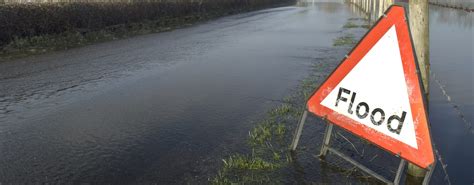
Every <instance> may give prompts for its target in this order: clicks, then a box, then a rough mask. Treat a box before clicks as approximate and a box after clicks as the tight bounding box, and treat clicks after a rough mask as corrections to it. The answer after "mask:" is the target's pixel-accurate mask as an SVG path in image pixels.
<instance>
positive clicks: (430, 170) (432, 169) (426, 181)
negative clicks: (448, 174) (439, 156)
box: [423, 160, 436, 185]
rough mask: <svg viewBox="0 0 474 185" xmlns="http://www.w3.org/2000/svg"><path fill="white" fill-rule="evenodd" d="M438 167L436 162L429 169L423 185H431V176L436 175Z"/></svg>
mask: <svg viewBox="0 0 474 185" xmlns="http://www.w3.org/2000/svg"><path fill="white" fill-rule="evenodd" d="M435 167H436V160H435V161H434V163H433V165H432V166H430V167H429V168H428V172H427V173H426V175H425V178H423V185H428V184H430V180H431V176H432V175H433V173H434V170H435Z"/></svg>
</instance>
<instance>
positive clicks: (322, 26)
mask: <svg viewBox="0 0 474 185" xmlns="http://www.w3.org/2000/svg"><path fill="white" fill-rule="evenodd" d="M357 17H360V12H355V11H354V8H353V7H349V6H348V5H347V4H344V3H342V1H338V2H331V3H328V2H315V3H306V4H304V5H303V4H299V5H298V6H289V7H281V8H272V9H267V10H261V11H256V12H250V13H243V14H239V15H233V16H228V17H224V18H220V19H217V20H213V21H208V22H205V23H201V24H198V25H195V26H191V27H187V28H183V29H178V30H175V31H170V32H166V33H158V34H150V35H145V36H138V37H134V38H129V39H124V40H118V41H112V42H107V43H101V44H96V45H91V46H86V47H82V48H76V49H71V50H68V51H61V52H55V53H50V54H46V55H41V56H34V57H29V58H25V59H19V60H15V61H8V62H0V182H1V183H8V182H12V183H22V182H37V183H47V182H49V183H67V182H69V183H71V182H72V183H81V182H85V183H114V184H117V183H120V184H133V183H151V182H153V183H158V184H183V183H195V184H206V183H207V182H208V178H212V177H213V176H214V175H215V174H216V173H217V170H218V169H219V168H220V165H221V159H222V158H225V157H226V156H228V155H230V154H233V153H235V152H248V151H247V149H246V148H247V147H246V143H245V140H246V138H247V135H248V131H249V129H250V128H252V126H253V125H254V123H255V122H257V121H258V120H260V119H261V118H262V117H263V116H264V113H265V112H266V111H267V110H269V109H270V108H272V107H273V106H275V105H278V104H279V103H280V102H279V100H281V99H282V98H283V97H285V96H287V95H290V94H292V92H293V91H294V90H295V88H297V86H298V84H299V83H300V80H302V79H304V78H305V77H307V76H308V75H309V74H310V73H314V72H315V71H314V69H313V70H311V67H312V66H313V67H314V65H315V64H317V66H319V68H318V69H317V72H318V73H320V75H321V76H322V77H324V76H327V75H328V74H329V73H330V72H331V71H332V69H333V68H334V67H336V66H337V64H338V62H339V61H340V59H342V58H343V57H344V55H345V53H346V52H348V51H349V49H350V48H347V47H333V46H332V42H333V39H334V38H336V37H340V36H343V35H346V34H352V35H354V36H355V37H356V38H360V37H361V36H362V35H363V34H364V32H365V31H366V29H362V28H357V29H342V26H343V25H344V24H345V23H346V22H347V21H348V19H349V18H357ZM353 20H355V19H353ZM430 30H431V32H430V39H431V42H430V44H431V46H430V47H431V48H430V49H431V50H430V54H431V67H432V78H431V86H430V91H431V97H430V99H431V101H430V109H429V110H430V121H431V127H432V137H433V140H434V142H435V144H436V148H437V149H438V153H439V154H440V155H439V156H440V157H439V158H441V159H442V161H443V162H442V164H444V165H446V164H447V166H446V167H445V168H443V167H442V165H440V163H438V166H437V168H436V173H435V176H434V178H433V181H432V182H433V184H447V183H448V181H449V182H451V183H453V184H472V183H473V182H474V179H473V172H474V169H473V166H474V164H473V163H474V160H472V156H474V136H473V131H472V130H473V128H472V124H471V123H472V121H473V114H472V113H473V104H474V103H473V99H474V98H473V95H474V93H473V86H474V84H473V79H474V78H473V69H474V67H473V62H474V60H473V52H472V51H473V42H474V41H473V15H472V13H467V12H464V11H460V10H453V9H447V8H439V7H434V6H432V7H431V9H430ZM321 80H322V79H321ZM307 122H308V124H307V126H305V131H304V133H303V136H302V138H301V139H302V140H301V143H300V146H301V147H300V148H299V151H298V152H299V153H298V154H297V157H296V159H295V161H294V162H293V163H292V164H291V165H290V166H289V167H287V168H285V169H284V170H283V171H284V172H283V174H284V175H286V176H282V177H281V178H283V182H285V183H288V184H295V183H301V184H305V183H311V182H324V183H336V184H340V183H343V182H346V181H349V182H354V183H361V182H362V183H374V182H377V181H373V180H367V176H364V175H360V173H355V172H353V171H352V170H349V172H347V169H351V168H352V166H351V165H347V164H341V162H340V159H337V158H331V157H329V158H328V161H330V162H327V163H326V162H321V161H319V160H317V159H315V158H314V154H316V153H317V152H318V151H319V148H318V147H319V146H320V144H321V139H322V132H323V131H324V122H322V121H321V120H320V119H317V118H315V117H311V116H310V117H309V118H308V121H307ZM341 133H342V132H340V131H338V130H337V129H336V132H335V138H334V140H336V141H337V142H336V143H342V142H345V141H347V140H349V139H350V140H352V142H353V143H354V144H352V143H350V144H345V145H342V144H341V145H339V146H337V147H339V148H341V150H342V151H344V152H345V153H349V154H351V156H353V157H354V158H356V159H358V160H360V161H361V163H364V164H365V165H368V166H369V167H371V168H372V169H374V170H375V171H376V172H378V173H382V174H383V175H385V176H390V175H393V172H394V171H395V170H396V167H397V162H398V159H397V158H395V157H393V156H391V155H390V154H388V153H387V152H383V151H380V150H376V149H374V147H372V148H370V146H369V147H368V148H367V149H366V148H363V147H365V146H368V145H367V143H363V142H362V143H361V142H359V143H357V142H355V141H354V140H353V139H354V138H351V137H349V136H345V137H344V136H343V135H344V133H342V134H341ZM352 149H355V150H356V151H351V150H352ZM341 168H342V169H341ZM446 174H448V176H447V177H446ZM346 183H347V182H346Z"/></svg>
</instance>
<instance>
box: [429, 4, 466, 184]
mask: <svg viewBox="0 0 474 185" xmlns="http://www.w3.org/2000/svg"><path fill="white" fill-rule="evenodd" d="M473 45H474V13H472V12H471V13H468V12H466V11H462V10H454V9H449V8H441V7H436V6H431V7H430V58H431V70H432V75H431V83H430V90H431V97H430V98H431V100H430V111H429V112H430V121H431V124H432V135H433V136H432V137H433V140H434V142H435V143H436V145H437V148H438V150H439V153H440V154H441V157H442V159H443V160H444V162H445V164H447V167H446V170H447V172H448V175H449V179H450V180H451V182H452V183H453V184H472V183H474V177H473V175H474V160H473V159H472V157H473V156H474V128H473V126H472V122H473V121H474V54H473V52H474V46H473ZM438 167H441V166H440V165H438Z"/></svg>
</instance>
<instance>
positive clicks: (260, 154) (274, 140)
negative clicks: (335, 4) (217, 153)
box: [210, 23, 356, 185]
mask: <svg viewBox="0 0 474 185" xmlns="http://www.w3.org/2000/svg"><path fill="white" fill-rule="evenodd" d="M346 25H351V26H353V25H352V24H349V23H348V24H346ZM355 42H356V41H355V36H354V35H352V34H346V35H344V36H342V37H339V38H337V39H334V41H333V46H342V45H348V46H350V45H354V44H355ZM320 60H321V63H318V64H316V63H315V64H314V65H313V67H312V68H313V71H314V74H311V75H310V76H309V77H307V78H305V79H304V80H302V81H301V82H300V84H299V87H298V89H297V90H296V91H295V93H294V94H293V95H290V96H287V97H285V98H283V101H282V102H283V103H282V104H280V105H278V106H276V107H275V108H273V109H271V110H270V111H268V112H267V115H266V116H265V118H264V119H263V120H262V121H260V122H259V123H257V124H256V126H255V127H254V128H253V129H251V130H250V131H249V137H248V144H249V147H250V148H251V151H252V154H251V155H242V154H234V155H231V156H230V157H228V158H227V159H223V166H222V168H221V169H220V170H219V172H218V173H217V175H216V176H215V177H214V178H212V179H210V183H211V184H214V185H223V184H282V182H281V181H280V179H278V177H281V176H282V175H281V174H279V172H281V169H283V168H285V167H288V164H290V162H291V161H292V158H291V155H290V151H289V145H290V142H291V137H292V132H290V130H293V129H294V127H295V126H296V124H294V123H297V121H298V120H299V119H300V117H301V115H302V114H303V110H304V104H305V102H306V100H307V99H308V98H309V97H310V96H311V95H312V93H313V91H314V90H315V89H316V88H317V86H318V85H319V84H320V83H321V82H322V80H324V78H325V75H327V74H325V73H322V71H325V69H329V68H328V66H325V65H327V64H328V63H327V62H328V61H329V60H330V61H334V60H336V61H337V59H334V58H321V59H320ZM326 60H327V61H326ZM325 72H327V73H329V72H330V71H325ZM291 123H293V124H291Z"/></svg>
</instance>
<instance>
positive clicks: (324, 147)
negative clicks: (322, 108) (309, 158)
mask: <svg viewBox="0 0 474 185" xmlns="http://www.w3.org/2000/svg"><path fill="white" fill-rule="evenodd" d="M307 116H308V111H307V110H305V111H304V112H303V115H302V116H301V120H300V123H299V124H298V126H297V128H296V130H295V134H294V136H293V140H292V142H291V146H290V150H291V151H295V150H296V147H297V146H298V143H299V139H300V137H301V133H302V131H303V126H304V124H305V122H306V118H307ZM323 119H324V120H325V118H323ZM326 122H327V126H326V130H325V131H324V139H323V144H322V146H321V150H320V153H319V155H318V156H319V158H321V159H324V158H325V157H326V155H327V154H328V152H330V153H333V154H336V155H337V156H338V157H340V158H342V159H344V160H345V161H347V162H349V163H351V164H352V165H354V166H356V167H357V168H359V169H360V170H362V171H363V172H365V173H367V174H369V175H371V176H372V177H374V178H376V179H378V180H380V181H382V182H384V183H386V184H394V185H399V184H400V180H401V178H402V174H403V172H404V171H405V166H406V163H407V161H406V160H405V159H403V158H400V164H399V165H398V170H397V173H396V175H395V178H394V180H393V181H390V180H388V179H387V178H385V177H383V176H382V175H380V174H378V173H376V172H374V171H372V170H370V169H369V168H368V167H366V166H364V165H363V164H361V163H359V162H357V161H355V160H354V159H352V158H351V157H349V156H347V155H345V154H343V153H342V152H339V151H337V150H336V149H335V148H332V147H331V146H330V141H331V136H332V130H333V127H334V124H332V123H330V122H329V121H327V120H326ZM397 157H400V156H398V155H397ZM435 167H436V160H435V161H434V162H433V164H432V165H430V166H429V167H428V168H427V169H426V170H427V173H426V175H425V177H424V178H423V182H422V184H423V185H428V184H429V182H430V180H431V176H432V175H433V172H434V169H435Z"/></svg>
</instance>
